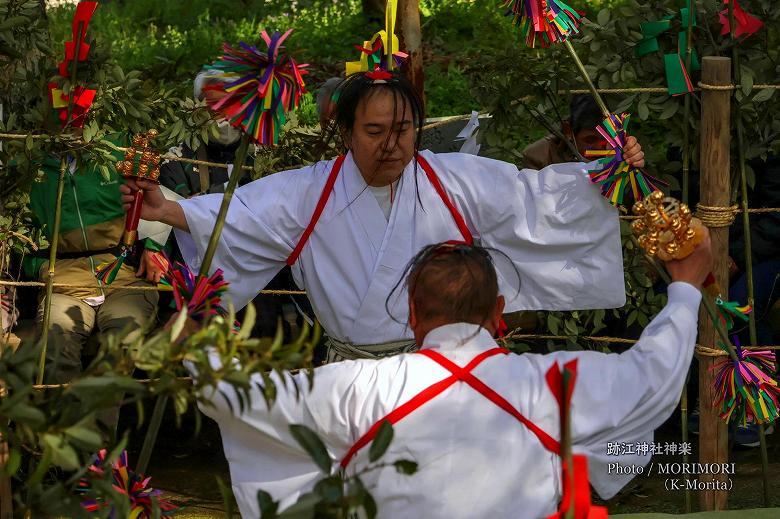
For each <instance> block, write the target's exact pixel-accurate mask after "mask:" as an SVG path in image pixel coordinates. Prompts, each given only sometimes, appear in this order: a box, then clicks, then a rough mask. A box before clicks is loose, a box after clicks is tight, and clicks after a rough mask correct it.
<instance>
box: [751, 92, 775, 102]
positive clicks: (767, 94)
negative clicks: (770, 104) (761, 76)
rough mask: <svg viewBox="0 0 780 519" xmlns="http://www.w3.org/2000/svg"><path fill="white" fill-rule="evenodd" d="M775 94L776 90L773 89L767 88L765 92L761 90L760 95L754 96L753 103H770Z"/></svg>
mask: <svg viewBox="0 0 780 519" xmlns="http://www.w3.org/2000/svg"><path fill="white" fill-rule="evenodd" d="M774 94H775V90H774V89H771V88H765V89H764V90H759V91H758V93H757V94H756V95H754V96H753V102H754V103H763V102H764V101H768V100H769V99H770V98H771V97H772V96H773V95H774Z"/></svg>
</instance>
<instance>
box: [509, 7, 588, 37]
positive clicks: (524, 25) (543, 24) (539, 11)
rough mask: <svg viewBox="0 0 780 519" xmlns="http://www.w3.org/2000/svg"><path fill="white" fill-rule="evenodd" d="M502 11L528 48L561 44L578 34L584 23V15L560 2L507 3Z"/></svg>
mask: <svg viewBox="0 0 780 519" xmlns="http://www.w3.org/2000/svg"><path fill="white" fill-rule="evenodd" d="M503 7H505V8H507V13H506V14H507V16H512V17H513V19H514V24H515V25H517V26H518V27H519V28H520V31H521V32H522V34H523V35H524V36H525V44H526V45H527V46H528V47H536V46H537V45H538V46H541V47H549V46H550V45H551V44H553V43H560V42H562V41H564V40H566V39H567V38H568V37H569V36H571V35H572V34H576V33H578V32H579V26H580V23H581V21H582V15H581V14H580V13H578V12H577V11H575V10H574V9H572V8H571V7H569V6H568V5H566V4H565V3H564V2H562V1H561V0H504V2H503Z"/></svg>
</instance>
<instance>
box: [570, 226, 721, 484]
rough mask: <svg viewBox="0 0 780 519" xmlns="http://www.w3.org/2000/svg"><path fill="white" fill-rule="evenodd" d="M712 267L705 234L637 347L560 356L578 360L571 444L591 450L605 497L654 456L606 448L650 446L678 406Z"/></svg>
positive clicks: (675, 272)
mask: <svg viewBox="0 0 780 519" xmlns="http://www.w3.org/2000/svg"><path fill="white" fill-rule="evenodd" d="M711 266H712V256H711V251H710V241H709V235H707V236H706V237H705V240H704V242H703V243H702V244H701V245H700V246H699V247H698V248H697V250H696V251H695V252H694V253H693V254H692V255H691V256H689V257H688V258H686V259H684V260H680V261H673V262H669V263H668V264H667V269H668V270H669V273H670V274H671V276H672V279H673V281H674V282H673V283H672V284H671V285H669V290H668V292H669V300H668V303H667V304H666V306H665V307H664V309H663V310H662V311H661V313H659V314H658V315H657V316H656V318H655V319H653V321H652V322H651V323H650V324H649V325H648V326H647V328H646V329H645V330H644V332H643V333H642V336H641V337H640V339H639V341H638V342H637V344H636V345H634V346H633V347H632V348H631V349H629V350H628V351H626V352H624V353H621V354H619V355H615V354H611V355H604V354H600V353H597V352H583V353H568V354H563V355H561V356H559V357H558V360H559V361H566V360H569V359H571V358H577V359H578V366H577V381H576V384H575V388H574V395H573V397H572V408H571V416H572V441H573V444H574V450H575V452H583V453H586V454H588V458H589V468H590V476H591V483H592V484H593V486H594V487H595V488H596V490H598V491H599V494H601V496H602V497H604V498H609V497H611V496H612V495H614V494H615V493H616V492H617V491H618V490H620V488H621V487H623V486H624V485H625V484H626V483H627V482H628V481H629V480H630V479H631V478H632V477H633V475H634V473H633V471H632V469H634V468H637V467H641V466H644V465H646V464H647V463H648V462H649V461H650V455H645V454H636V455H624V456H616V455H615V454H616V453H615V452H612V453H609V452H608V446H609V445H610V444H613V445H615V444H632V446H634V447H635V446H636V443H637V442H640V443H641V442H648V443H651V442H652V441H653V431H654V429H656V428H657V427H659V426H660V425H661V424H662V423H663V422H664V421H665V420H666V419H667V418H668V417H669V416H670V415H671V414H672V412H673V411H674V408H675V407H676V406H677V403H678V401H679V399H680V392H681V390H682V386H683V384H684V383H685V379H686V375H687V373H688V368H689V366H690V362H691V358H692V356H693V349H694V346H695V342H696V334H697V322H698V312H697V311H698V307H699V302H700V301H701V293H700V292H699V287H700V286H701V284H702V283H703V282H704V279H705V278H706V277H707V273H708V272H710V270H711ZM651 452H652V451H651ZM618 464H619V466H620V467H618Z"/></svg>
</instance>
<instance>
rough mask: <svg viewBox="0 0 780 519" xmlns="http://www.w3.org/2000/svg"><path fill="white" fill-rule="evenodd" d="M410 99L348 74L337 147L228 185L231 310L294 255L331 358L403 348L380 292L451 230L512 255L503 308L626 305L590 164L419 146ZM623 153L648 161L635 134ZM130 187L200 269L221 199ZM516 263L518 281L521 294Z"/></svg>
mask: <svg viewBox="0 0 780 519" xmlns="http://www.w3.org/2000/svg"><path fill="white" fill-rule="evenodd" d="M420 106H421V105H420V101H419V99H418V98H417V97H416V93H415V91H414V89H413V88H412V87H411V85H410V84H409V83H408V81H407V80H405V79H404V78H403V76H400V75H398V76H393V77H392V78H391V79H388V80H382V81H374V80H371V79H369V78H365V77H364V76H363V75H361V74H356V75H355V76H353V77H350V78H349V79H347V80H346V81H345V82H344V83H343V84H342V86H341V87H340V97H339V102H338V105H337V108H336V124H337V126H338V127H339V128H341V130H342V133H343V140H344V142H345V143H346V145H347V147H348V149H349V151H348V153H347V154H346V156H345V157H344V156H342V157H340V158H339V159H335V160H330V161H323V162H320V163H318V164H315V165H314V166H309V167H306V168H302V169H299V170H294V171H284V172H281V173H277V174H274V175H271V176H269V177H266V178H263V179H260V180H257V181H255V182H252V183H250V184H248V185H246V186H243V187H241V188H239V189H238V190H237V191H236V192H235V195H234V198H233V200H232V203H231V206H230V210H229V212H228V215H227V220H226V223H225V227H224V229H223V231H222V235H221V239H220V244H219V247H218V248H217V252H216V255H215V257H214V262H213V264H212V266H211V270H212V271H213V270H215V269H216V268H221V269H222V270H223V272H224V277H225V279H226V280H227V281H228V282H230V288H229V293H228V296H227V298H228V299H232V302H233V304H234V305H235V306H236V307H237V308H241V307H243V306H244V305H246V304H247V303H248V302H249V301H250V300H251V299H252V298H254V297H255V295H257V293H258V291H259V290H261V289H262V288H263V287H264V286H265V285H266V284H267V283H268V282H269V281H270V280H271V279H272V278H273V277H274V275H275V274H276V273H277V272H278V271H279V270H280V269H281V268H282V267H283V266H284V265H285V264H291V265H293V277H294V279H295V281H296V283H297V284H298V285H299V286H300V287H301V288H304V289H305V290H306V291H307V294H308V296H309V299H310V300H311V303H312V306H313V308H314V311H315V313H316V315H317V318H318V319H319V321H320V322H321V323H322V325H323V328H324V329H325V331H326V332H327V334H328V336H329V337H330V338H331V339H332V343H333V344H332V348H334V349H335V350H336V351H335V352H333V353H332V354H329V360H336V359H339V358H357V357H368V358H372V357H375V356H381V355H384V354H389V353H395V352H398V351H408V350H409V348H410V347H414V343H413V341H412V335H411V331H410V330H409V329H408V327H407V326H406V325H405V322H406V318H407V317H408V314H407V308H406V302H405V300H404V298H403V297H398V298H396V299H395V300H392V301H387V305H386V300H387V297H388V294H389V293H390V291H391V289H392V287H393V286H394V285H395V283H396V282H397V280H398V279H399V278H400V277H401V271H402V269H403V267H404V265H406V264H407V263H408V261H409V260H410V259H411V258H412V256H413V255H414V254H415V253H416V252H417V251H418V250H420V248H421V247H423V246H425V245H429V244H431V243H438V242H442V241H446V240H451V239H465V240H467V241H468V240H471V239H473V240H474V241H475V242H476V243H480V244H482V245H484V246H488V247H495V248H497V249H500V250H501V251H503V252H505V253H506V254H507V255H508V256H509V258H510V259H511V264H510V263H508V262H507V263H506V264H499V265H498V268H499V285H500V287H501V291H502V293H503V294H505V295H506V296H507V301H508V302H507V312H514V311H519V310H572V309H593V308H615V307H620V306H622V305H623V304H624V303H625V289H624V284H623V276H622V273H623V266H622V252H621V245H620V232H619V221H618V213H617V210H616V209H615V208H614V207H612V206H611V205H610V204H609V203H608V202H607V201H606V200H605V199H604V198H603V197H602V196H601V195H600V194H599V190H598V188H597V186H594V185H591V183H590V181H589V179H588V173H587V170H588V165H586V164H581V163H570V164H556V165H553V166H550V167H548V168H545V169H543V170H541V171H531V170H523V171H518V170H517V168H516V167H515V166H514V165H512V164H508V163H505V162H499V161H496V160H491V159H487V158H483V157H477V156H474V155H468V154H462V153H445V154H434V153H430V152H425V151H422V152H419V153H418V152H417V145H418V144H419V123H420V121H422V120H423V114H422V109H421V107H420ZM415 125H417V127H418V129H417V130H415ZM624 157H625V158H626V160H627V161H628V162H629V163H631V164H633V165H636V166H639V167H641V166H642V165H643V164H644V159H643V153H642V151H641V147H640V146H639V145H638V144H637V142H636V140H635V139H633V137H631V138H629V144H628V145H627V146H626V149H625V150H624ZM429 170H430V171H429ZM128 184H129V186H128V187H127V188H124V192H125V198H126V200H128V201H130V200H131V199H132V189H137V188H139V187H140V188H142V189H145V190H147V193H146V195H145V198H144V206H143V214H142V217H143V218H145V219H148V220H162V221H165V222H166V223H169V224H171V225H173V226H174V227H175V228H176V229H177V230H176V238H177V241H178V243H179V245H180V247H181V250H182V253H183V255H184V257H185V260H186V261H187V263H188V264H189V265H190V266H191V267H192V268H193V269H195V270H197V269H198V268H199V267H200V263H201V259H202V257H203V255H204V252H205V249H206V246H207V244H208V241H209V238H210V236H211V233H212V231H213V229H214V223H215V220H216V215H217V213H218V211H219V207H220V204H221V201H222V197H221V196H220V195H207V196H202V197H196V198H193V199H190V200H183V201H180V202H177V203H173V202H166V201H165V200H164V198H163V197H162V196H161V195H159V193H158V191H157V187H156V186H154V185H153V184H149V183H143V182H138V183H137V184H136V183H134V182H129V183H128ZM515 269H516V270H517V271H519V273H520V275H521V277H522V278H523V280H524V281H523V282H524V287H523V291H522V293H521V294H520V295H519V297H514V295H516V294H517V288H518V278H517V274H516V272H515ZM386 306H387V308H386ZM388 309H389V310H390V315H388V311H387V310H388ZM391 315H392V317H391ZM393 317H394V318H395V319H394V318H393ZM399 341H400V342H399Z"/></svg>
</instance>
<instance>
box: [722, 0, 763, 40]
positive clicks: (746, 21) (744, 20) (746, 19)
mask: <svg viewBox="0 0 780 519" xmlns="http://www.w3.org/2000/svg"><path fill="white" fill-rule="evenodd" d="M723 3H724V4H726V5H728V3H729V0H723ZM718 19H719V21H720V24H721V26H722V27H721V31H720V35H721V36H727V35H729V34H730V33H731V23H730V20H729V10H728V7H727V8H726V9H724V10H723V11H720V12H719V13H718ZM734 23H736V25H737V26H736V27H735V28H734V37H735V38H739V37H741V36H751V35H753V34H755V33H757V32H758V31H759V30H761V28H762V27H763V26H764V22H762V21H761V20H759V19H758V18H756V17H755V16H753V15H752V14H748V13H747V12H745V10H744V9H742V7H740V6H739V4H738V3H737V0H734Z"/></svg>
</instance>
